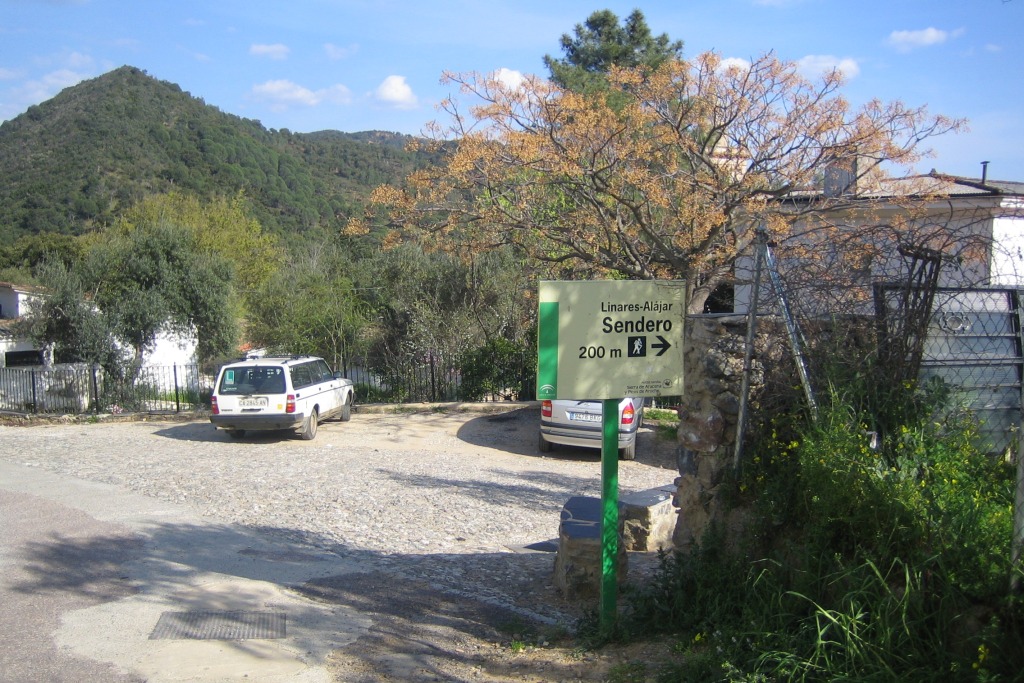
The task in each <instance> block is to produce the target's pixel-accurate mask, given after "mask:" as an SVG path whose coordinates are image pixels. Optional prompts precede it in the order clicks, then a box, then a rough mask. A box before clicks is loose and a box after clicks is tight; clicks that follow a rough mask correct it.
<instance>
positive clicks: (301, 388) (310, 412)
mask: <svg viewBox="0 0 1024 683" xmlns="http://www.w3.org/2000/svg"><path fill="white" fill-rule="evenodd" d="M354 396H355V390H354V387H353V385H352V381H351V380H347V379H344V378H343V377H342V376H341V373H340V372H332V371H331V368H330V366H329V365H327V362H326V361H325V360H324V359H323V358H317V357H315V356H272V357H263V358H251V359H247V360H242V361H238V362H234V363H228V364H227V365H225V366H224V367H222V368H221V369H220V373H218V375H217V383H216V384H215V385H214V388H213V397H212V400H211V404H212V405H211V408H212V410H211V414H210V422H212V423H213V424H214V425H215V426H217V427H219V428H220V429H224V430H226V431H227V433H228V434H229V435H230V436H232V437H234V438H236V439H238V438H241V437H243V436H245V433H246V431H249V430H253V431H263V430H278V429H280V430H284V429H292V430H296V431H298V433H299V435H300V436H301V437H302V438H303V439H307V440H308V439H313V438H314V437H316V432H317V426H318V424H319V423H320V421H322V420H327V419H329V418H332V417H337V418H339V419H341V420H343V421H348V420H349V419H351V417H352V401H353V397H354Z"/></svg>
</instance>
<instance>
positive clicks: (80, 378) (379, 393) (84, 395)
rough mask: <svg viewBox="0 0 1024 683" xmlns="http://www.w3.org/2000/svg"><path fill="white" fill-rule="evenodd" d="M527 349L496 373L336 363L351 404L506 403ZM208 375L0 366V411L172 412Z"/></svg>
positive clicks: (196, 406)
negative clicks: (350, 387)
mask: <svg viewBox="0 0 1024 683" xmlns="http://www.w3.org/2000/svg"><path fill="white" fill-rule="evenodd" d="M532 361H533V359H532V358H531V357H530V355H529V354H526V353H524V354H522V357H521V358H520V357H518V356H516V357H513V358H511V359H510V358H503V359H501V360H500V361H499V360H498V359H495V362H494V364H493V367H498V368H499V369H500V372H491V373H480V372H471V373H470V374H468V375H465V374H464V373H463V371H462V369H460V368H459V367H453V366H452V365H451V364H445V363H442V362H440V361H438V360H431V359H426V360H422V361H415V360H408V361H407V362H403V363H393V364H392V365H391V366H390V367H388V368H387V369H386V370H383V371H380V370H370V369H367V368H364V367H348V368H341V370H342V371H343V373H344V374H345V376H347V377H348V378H350V379H351V380H352V381H353V383H354V384H355V389H356V403H357V404H359V403H364V404H365V403H421V402H424V403H437V402H447V401H509V400H532V399H533V398H534V394H535V391H534V386H535V374H534V373H535V369H534V368H535V366H534V364H533V362H532ZM213 381H214V377H209V376H202V375H201V374H200V372H199V367H198V366H197V365H168V366H154V367H143V368H141V369H140V370H139V371H138V373H136V374H135V375H129V376H119V375H115V374H112V373H109V372H105V371H104V370H103V369H102V368H101V367H99V366H92V365H85V364H70V365H56V366H52V367H29V368H0V410H2V411H6V412H13V413H24V414H30V413H36V414H84V413H113V414H118V413H135V412H150V413H153V412H161V413H175V412H183V411H194V410H202V409H205V408H208V407H209V404H210V398H209V397H210V391H211V389H212V386H213Z"/></svg>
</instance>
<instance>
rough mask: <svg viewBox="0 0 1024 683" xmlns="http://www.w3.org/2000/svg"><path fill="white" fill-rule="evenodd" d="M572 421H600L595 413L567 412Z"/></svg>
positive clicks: (599, 417)
mask: <svg viewBox="0 0 1024 683" xmlns="http://www.w3.org/2000/svg"><path fill="white" fill-rule="evenodd" d="M569 419H570V420H572V421H573V422H600V421H601V416H600V415H598V414H596V413H569Z"/></svg>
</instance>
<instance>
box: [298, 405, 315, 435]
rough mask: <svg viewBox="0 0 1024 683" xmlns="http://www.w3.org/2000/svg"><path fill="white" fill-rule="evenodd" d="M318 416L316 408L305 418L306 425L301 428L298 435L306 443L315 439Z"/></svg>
mask: <svg viewBox="0 0 1024 683" xmlns="http://www.w3.org/2000/svg"><path fill="white" fill-rule="evenodd" d="M319 419H320V416H319V415H318V414H317V412H316V408H313V410H311V411H310V413H309V417H308V418H306V424H304V425H303V426H302V431H301V432H300V433H299V435H300V436H301V437H302V438H303V439H305V440H306V441H312V440H313V439H315V438H316V428H317V420H319Z"/></svg>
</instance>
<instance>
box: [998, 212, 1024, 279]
mask: <svg viewBox="0 0 1024 683" xmlns="http://www.w3.org/2000/svg"><path fill="white" fill-rule="evenodd" d="M992 236H993V239H994V241H995V243H996V244H997V245H998V247H997V248H996V249H995V250H994V252H993V254H992V282H991V284H993V285H1000V286H1003V287H1024V218H1020V217H1009V218H996V219H995V221H994V224H993V228H992Z"/></svg>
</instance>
